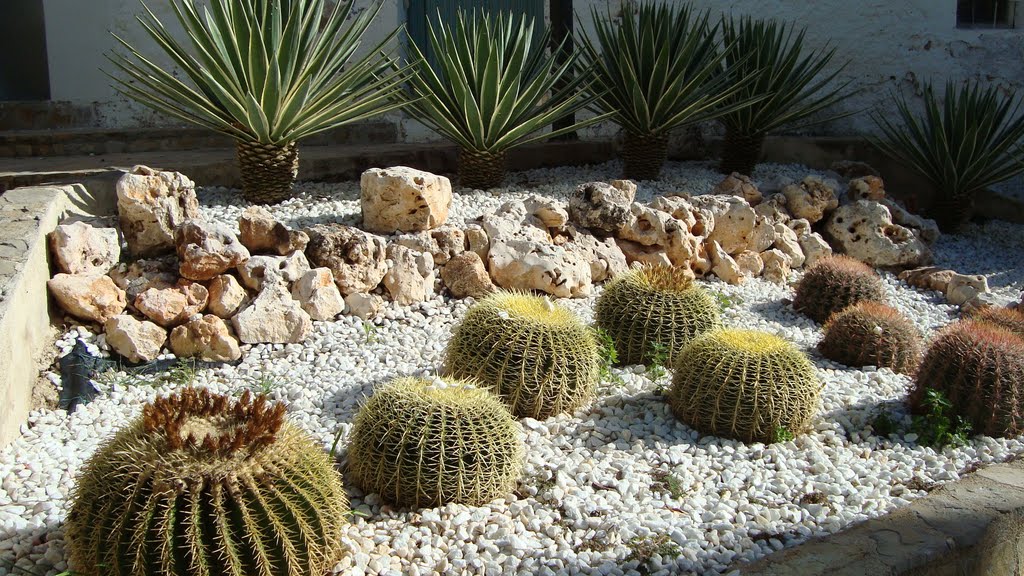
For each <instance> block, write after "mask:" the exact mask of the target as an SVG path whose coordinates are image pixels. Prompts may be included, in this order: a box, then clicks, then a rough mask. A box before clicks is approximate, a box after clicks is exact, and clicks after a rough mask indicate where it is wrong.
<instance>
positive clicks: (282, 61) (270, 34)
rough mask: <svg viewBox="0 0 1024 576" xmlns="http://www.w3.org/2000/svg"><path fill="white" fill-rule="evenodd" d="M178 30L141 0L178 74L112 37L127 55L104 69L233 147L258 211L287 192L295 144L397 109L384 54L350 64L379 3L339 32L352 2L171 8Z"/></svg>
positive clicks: (281, 0) (272, 0)
mask: <svg viewBox="0 0 1024 576" xmlns="http://www.w3.org/2000/svg"><path fill="white" fill-rule="evenodd" d="M169 3H170V5H171V7H172V8H173V9H174V14H175V16H176V17H177V20H178V22H179V23H180V25H181V26H182V27H183V28H184V30H185V34H184V36H183V38H188V39H189V40H188V42H187V43H185V42H181V41H179V40H178V39H177V38H176V36H175V35H173V34H172V33H171V32H170V31H169V30H168V27H167V26H166V25H165V24H164V23H163V22H161V21H160V19H159V18H157V16H156V14H154V13H153V11H152V10H151V9H150V8H149V6H147V5H146V4H145V2H143V4H142V6H143V8H144V9H145V10H144V13H143V14H141V15H139V16H138V17H137V18H138V20H139V22H140V23H141V24H142V27H143V29H144V30H145V31H146V33H147V34H148V35H149V36H150V38H152V39H153V40H154V41H155V42H156V43H157V45H158V46H159V47H160V48H161V49H162V50H163V51H164V52H165V53H166V54H167V55H168V56H169V57H170V59H171V61H172V62H173V64H174V65H175V66H177V67H178V68H179V69H180V70H181V72H183V74H184V76H185V77H186V79H179V78H178V77H177V76H176V75H174V74H173V73H172V71H170V70H166V69H165V68H164V66H163V65H162V64H160V63H158V62H155V61H153V60H151V59H150V58H149V57H147V56H145V55H143V53H142V52H141V51H140V50H138V49H137V48H135V47H133V46H132V45H131V44H129V43H128V42H127V41H126V40H124V39H122V38H120V37H118V36H117V35H115V38H117V40H118V41H119V42H120V44H121V45H122V46H123V47H124V49H125V50H127V52H125V53H119V52H115V53H114V54H112V55H111V56H110V60H111V62H112V63H113V64H114V65H115V66H116V67H117V68H118V69H120V70H121V71H122V72H124V74H125V75H124V76H113V75H112V76H111V78H112V79H113V80H114V83H115V88H116V89H117V90H118V91H120V92H121V93H122V94H124V95H125V96H127V97H129V98H131V99H133V100H137V101H138V102H140V103H142V104H144V105H146V106H148V107H151V108H154V109H156V110H158V111H160V112H164V113H167V114H170V115H171V116H174V117H175V118H178V119H181V120H184V121H185V122H189V123H192V124H197V125H199V126H203V127H206V128H209V129H211V130H215V131H217V132H220V133H222V134H225V135H227V136H230V137H231V138H234V139H235V141H236V143H237V152H238V162H239V168H240V169H241V175H242V194H243V195H244V196H245V197H246V198H247V199H248V200H250V201H252V202H257V203H274V202H279V201H281V200H284V199H286V198H288V197H289V196H290V195H291V189H292V183H293V182H294V180H295V177H296V176H297V174H298V167H299V160H298V148H297V145H296V142H297V141H298V140H300V139H302V138H305V137H307V136H310V135H312V134H316V133H318V132H323V131H325V130H329V129H331V128H335V127H337V126H340V125H342V124H346V123H349V122H355V121H358V120H363V119H366V118H369V117H371V116H375V115H377V114H380V113H382V112H386V111H388V110H391V109H393V108H395V107H397V104H396V103H395V101H394V99H393V95H394V93H395V92H397V91H398V90H400V85H401V83H402V82H404V80H405V75H406V74H405V69H401V68H399V69H397V70H395V71H393V72H388V70H392V64H393V63H392V60H391V59H390V57H388V56H387V55H386V54H384V52H383V49H384V47H385V45H386V44H387V43H389V42H390V41H391V39H392V38H393V37H394V35H395V34H396V33H397V30H396V31H395V32H393V33H392V34H391V35H390V36H388V37H387V38H385V39H384V40H383V41H382V42H381V43H380V44H379V45H377V46H376V47H375V48H374V49H372V50H369V51H368V52H367V53H366V55H365V56H362V57H360V58H353V55H354V53H355V51H356V49H357V48H359V46H360V44H361V38H362V35H363V33H364V32H365V31H366V29H367V27H368V26H369V25H370V22H371V21H372V20H373V18H374V16H376V14H377V12H378V11H379V10H380V7H381V2H377V3H376V5H375V6H374V7H372V8H370V9H367V10H364V11H362V12H360V13H359V14H358V15H357V16H355V17H354V19H353V20H352V22H351V23H348V19H349V16H350V14H351V13H352V6H353V3H354V2H353V0H349V1H347V2H346V1H344V0H341V1H339V2H338V4H337V5H336V6H335V7H334V8H333V10H329V9H326V8H325V0H209V2H204V4H208V6H206V7H205V8H202V11H201V13H200V8H199V3H198V0H170V2H169Z"/></svg>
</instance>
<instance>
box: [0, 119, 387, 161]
mask: <svg viewBox="0 0 1024 576" xmlns="http://www.w3.org/2000/svg"><path fill="white" fill-rule="evenodd" d="M397 141H398V127H397V126H396V124H395V123H394V122H388V121H384V120H375V121H367V122H359V123H357V124H352V125H348V126H340V127H338V128H335V129H333V130H328V131H327V132H323V133H321V134H316V135H314V136H311V137H309V138H307V139H306V140H304V141H303V143H304V144H306V145H310V146H328V145H339V144H388V143H394V142H397ZM232 146H233V143H232V140H231V139H230V138H228V137H226V136H223V135H221V134H218V133H216V132H213V131H212V130H206V129H204V128H193V127H183V128H133V129H104V128H63V129H55V130H6V131H0V158H31V157H37V156H88V155H90V154H95V155H106V154H131V153H140V152H165V151H175V150H198V149H203V148H230V147H232Z"/></svg>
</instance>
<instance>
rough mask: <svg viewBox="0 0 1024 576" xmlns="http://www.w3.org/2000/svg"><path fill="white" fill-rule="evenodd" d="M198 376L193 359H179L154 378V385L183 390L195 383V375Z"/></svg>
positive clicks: (196, 366)
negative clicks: (164, 385)
mask: <svg viewBox="0 0 1024 576" xmlns="http://www.w3.org/2000/svg"><path fill="white" fill-rule="evenodd" d="M198 374H199V368H198V365H197V364H196V361H195V360H194V359H190V358H181V359H179V360H178V361H177V362H175V363H174V365H173V366H171V367H170V368H168V369H167V370H166V371H165V372H162V373H160V374H159V375H158V376H157V377H156V380H155V381H154V384H156V385H161V384H166V385H169V386H171V387H173V388H185V387H187V386H191V385H192V384H194V383H195V381H196V375H198Z"/></svg>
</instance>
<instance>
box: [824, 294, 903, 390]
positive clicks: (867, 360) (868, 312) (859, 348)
mask: <svg viewBox="0 0 1024 576" xmlns="http://www.w3.org/2000/svg"><path fill="white" fill-rule="evenodd" d="M921 346H922V345H921V332H920V331H919V330H918V329H917V327H916V326H914V323H913V322H911V321H910V319H909V318H907V317H906V316H905V315H903V314H902V313H901V312H899V311H898V310H896V309H895V308H892V307H890V306H886V305H885V304H879V303H877V302H870V301H863V302H858V303H856V304H854V305H853V306H850V307H849V308H846V309H845V310H840V311H839V312H836V313H835V314H833V315H832V317H831V318H829V320H828V322H826V323H825V337H824V338H822V340H821V342H820V343H819V344H818V351H819V352H821V355H822V356H824V357H825V358H828V359H829V360H834V361H836V362H840V363H842V364H846V365H847V366H856V367H860V366H878V367H885V368H891V369H892V370H893V371H894V372H900V373H903V374H910V373H912V372H913V371H914V368H915V367H916V366H917V362H918V360H920V357H921Z"/></svg>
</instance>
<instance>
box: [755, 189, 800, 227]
mask: <svg viewBox="0 0 1024 576" xmlns="http://www.w3.org/2000/svg"><path fill="white" fill-rule="evenodd" d="M754 214H757V215H758V216H761V217H764V218H767V219H768V221H770V222H772V223H774V224H785V223H786V222H789V220H790V219H791V218H792V215H791V214H790V213H789V210H787V209H786V197H785V196H784V195H782V194H772V195H771V196H768V197H767V198H766V199H765V200H763V201H762V202H761V203H760V204H758V205H757V206H755V207H754Z"/></svg>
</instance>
